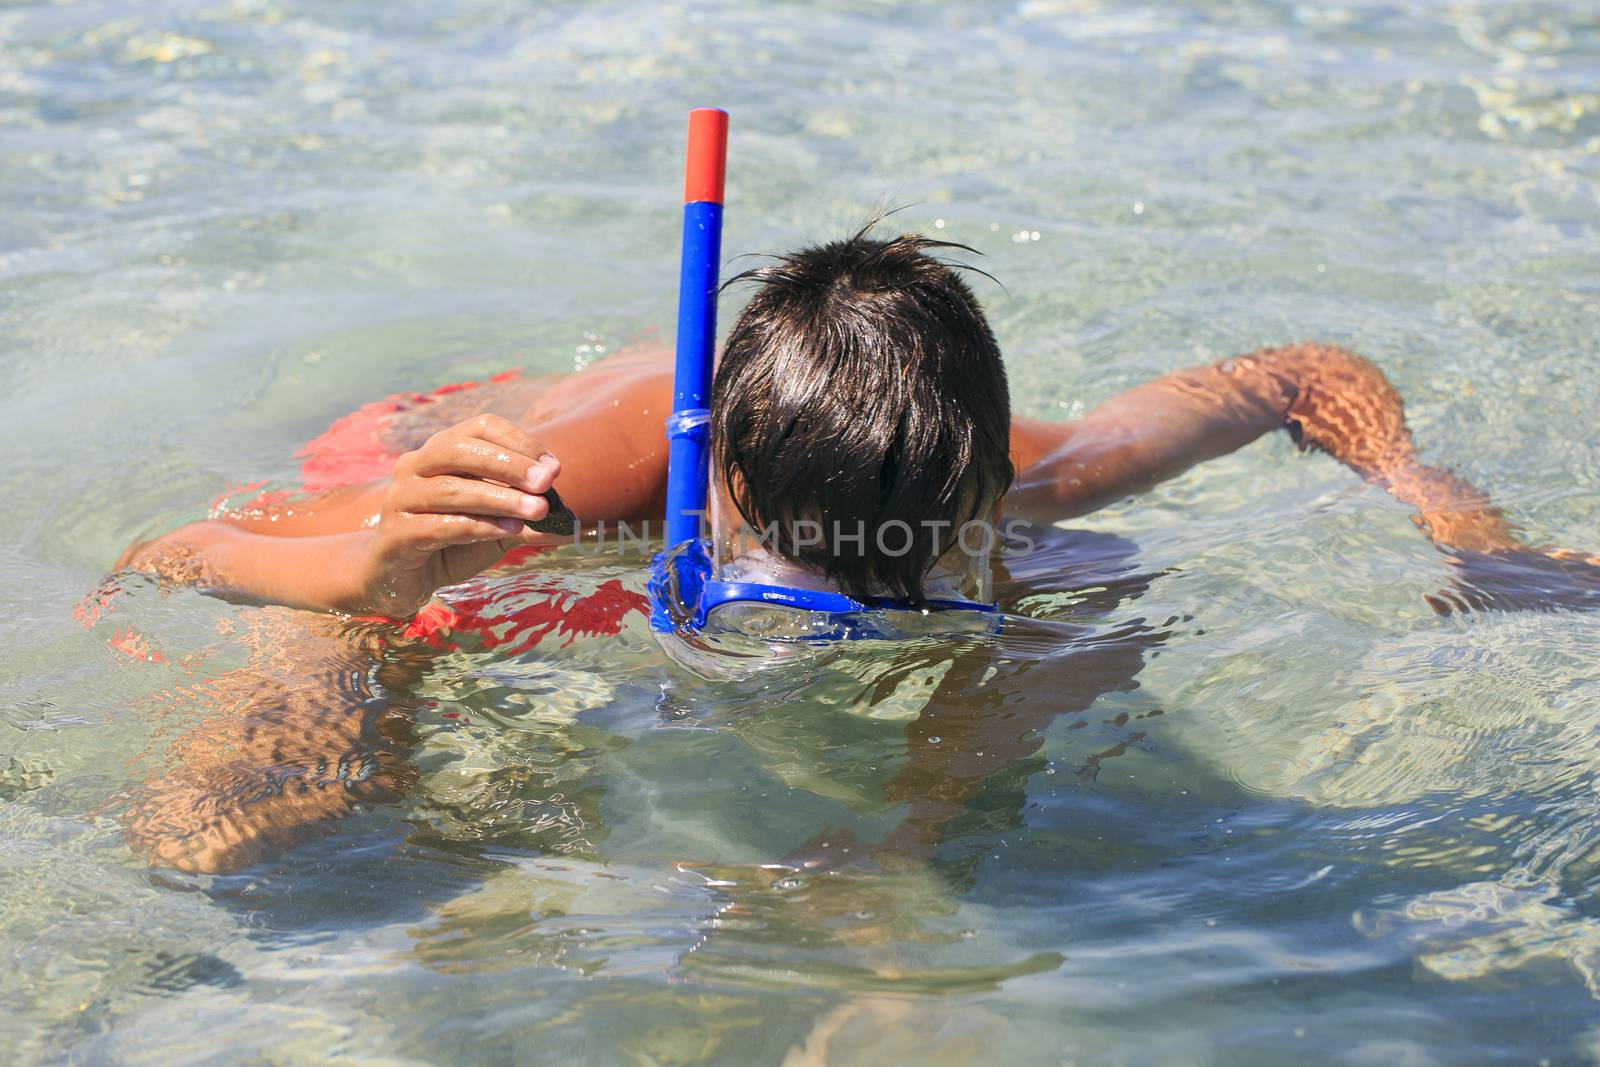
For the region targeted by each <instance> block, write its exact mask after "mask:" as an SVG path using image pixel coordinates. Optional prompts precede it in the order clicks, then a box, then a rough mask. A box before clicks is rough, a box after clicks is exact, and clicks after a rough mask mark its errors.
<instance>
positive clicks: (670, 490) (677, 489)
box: [649, 107, 1000, 640]
mask: <svg viewBox="0 0 1600 1067" xmlns="http://www.w3.org/2000/svg"><path fill="white" fill-rule="evenodd" d="M727 159H728V113H727V112H726V111H723V110H722V109H721V108H714V107H702V108H696V109H694V110H693V111H691V112H689V152H688V163H687V165H686V167H685V168H684V188H683V259H682V265H681V267H680V269H679V274H678V343H677V353H676V361H675V363H674V366H673V379H672V414H671V415H670V416H669V417H668V418H667V440H668V442H669V451H668V455H667V517H666V518H667V522H666V547H665V550H664V551H662V552H661V553H660V554H658V555H657V556H656V557H655V560H654V562H653V565H652V567H651V573H650V585H649V595H650V628H651V629H652V630H655V631H656V632H657V633H671V632H674V631H675V630H678V629H679V628H687V629H689V630H700V629H702V628H704V627H705V625H706V621H707V619H708V617H709V616H710V614H711V612H712V611H713V610H714V609H716V608H718V607H721V606H723V605H727V604H755V605H763V606H766V607H771V608H787V609H794V610H797V611H804V612H812V613H815V616H814V621H813V624H812V625H810V626H808V627H807V628H806V630H805V633H804V636H802V637H799V638H798V639H800V640H840V639H845V640H848V639H854V638H863V637H892V636H896V635H895V632H894V629H893V627H889V626H885V625H880V624H879V623H878V622H877V621H875V618H874V616H875V613H880V612H884V611H922V612H926V611H928V610H943V609H952V610H957V611H967V612H977V613H979V614H981V615H983V616H985V617H986V618H987V620H988V622H987V623H986V624H985V627H986V629H988V630H989V632H994V631H996V630H998V629H999V624H1000V614H999V611H998V609H997V608H996V607H995V605H993V604H985V603H980V602H977V601H970V600H930V601H929V602H928V603H927V604H926V605H925V606H923V607H921V608H916V607H913V606H911V605H909V604H907V603H906V602H904V601H900V600H894V599H891V598H886V597H873V598H868V599H865V600H857V599H855V598H854V597H849V596H846V595H845V594H843V593H838V592H830V591H827V590H817V589H799V588H794V587H791V586H783V585H767V584H763V583H758V582H743V581H719V580H717V579H716V577H715V576H714V575H713V573H712V567H711V556H710V553H709V552H708V549H707V541H706V536H705V519H706V502H707V497H708V495H709V488H710V463H709V453H710V447H711V410H710V406H711V366H712V360H713V357H714V355H715V347H716V339H717V266H718V263H719V262H720V260H721V257H722V198H723V186H724V180H725V177H726V174H727ZM877 618H879V619H881V618H882V616H881V615H878V616H877ZM791 639H793V638H791Z"/></svg>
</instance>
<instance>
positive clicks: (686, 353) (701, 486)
mask: <svg viewBox="0 0 1600 1067" xmlns="http://www.w3.org/2000/svg"><path fill="white" fill-rule="evenodd" d="M727 163H728V113H727V112H726V111H723V110H722V109H721V108H715V107H699V108H695V109H694V110H693V111H691V112H689V153H688V162H687V165H686V166H685V167H684V180H683V257H682V264H681V266H680V268H679V273H678V344H677V357H676V362H675V364H674V366H673V377H672V415H671V416H670V417H669V418H668V419H667V440H668V442H669V451H668V454H667V530H666V551H665V552H663V553H662V554H661V555H659V556H657V557H656V560H655V566H654V568H653V571H652V574H651V578H650V626H651V628H652V629H654V630H656V631H658V632H665V631H669V630H671V629H672V620H671V618H670V617H669V615H668V612H667V607H668V604H669V603H670V601H671V600H677V601H678V602H679V603H682V604H688V605H693V604H695V603H696V602H697V601H698V600H699V598H700V585H701V584H702V583H703V582H704V580H705V577H706V575H707V573H708V572H709V570H710V560H709V559H708V558H707V556H706V552H705V546H704V543H703V532H704V527H703V520H704V518H705V513H706V494H707V486H708V475H709V463H708V452H709V447H710V443H711V433H710V429H711V427H710V423H711V411H710V407H711V363H712V358H713V355H714V349H715V346H716V340H717V266H718V263H719V262H720V260H721V257H722V192H723V185H724V180H725V178H726V175H727ZM669 570H670V571H671V572H673V573H671V574H669V573H668V571H669ZM671 579H676V586H677V588H676V590H674V589H673V588H672V585H673V584H674V583H673V581H672V580H671Z"/></svg>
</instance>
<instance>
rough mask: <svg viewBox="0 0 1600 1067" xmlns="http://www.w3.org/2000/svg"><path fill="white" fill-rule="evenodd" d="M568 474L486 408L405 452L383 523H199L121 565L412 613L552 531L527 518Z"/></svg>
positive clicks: (250, 590)
mask: <svg viewBox="0 0 1600 1067" xmlns="http://www.w3.org/2000/svg"><path fill="white" fill-rule="evenodd" d="M560 472H561V464H560V462H559V461H558V460H556V458H555V457H554V456H552V455H550V454H549V453H548V452H547V451H546V450H545V449H544V447H543V446H542V445H541V444H540V443H539V442H538V441H537V440H535V439H534V438H533V437H532V436H530V435H529V434H527V433H526V432H524V431H523V430H521V429H519V428H518V427H517V426H515V425H514V424H513V423H511V422H510V421H508V420H506V419H503V418H500V417H498V416H494V415H481V416H478V417H476V418H472V419H468V420H467V421H465V422H463V423H460V424H458V425H456V426H454V427H452V428H450V429H448V430H443V431H441V432H439V433H437V434H435V435H434V436H433V437H431V438H429V440H428V441H427V443H426V444H424V445H423V446H422V447H421V448H419V449H417V450H416V451H414V452H408V453H406V454H405V455H404V456H402V457H401V458H400V460H399V462H398V463H397V464H396V466H395V473H394V477H393V479H392V480H391V481H390V482H389V483H388V485H387V486H386V487H383V488H382V492H381V498H378V499H377V501H376V502H377V508H376V509H375V510H376V512H377V522H376V523H375V524H370V525H368V524H367V523H364V522H359V521H358V520H357V519H356V516H357V515H358V514H360V515H365V516H367V517H368V518H369V519H370V515H371V513H372V510H370V509H351V508H346V509H344V511H345V512H346V513H348V516H349V517H348V518H347V519H346V521H347V522H349V523H350V528H348V529H344V530H342V531H340V532H328V533H319V534H317V535H314V536H299V537H279V536H269V535H265V534H261V533H256V532H252V531H250V530H249V529H247V528H243V527H241V526H239V525H236V524H233V523H230V522H227V521H210V522H200V523H194V524H192V525H189V526H184V527H181V528H179V529H177V530H174V531H173V532H172V533H169V534H166V535H164V536H162V537H159V538H156V539H155V540H153V541H149V542H146V543H144V544H142V545H138V546H135V547H133V548H130V549H129V550H128V552H126V553H125V554H124V556H123V558H122V559H121V560H120V561H118V566H119V567H121V568H129V569H134V570H141V571H147V572H151V573H154V574H156V575H157V576H158V577H161V578H163V579H164V580H169V581H173V582H177V583H180V584H189V585H196V586H198V587H200V588H202V589H204V590H205V591H207V592H210V593H213V594H216V595H221V596H226V597H232V598H239V599H246V600H256V601H266V602H271V603H278V604H287V605H290V606H293V607H302V608H312V609H319V610H331V611H342V612H351V613H376V614H382V615H386V616H389V617H391V618H404V617H406V616H409V615H410V614H412V613H413V612H415V611H416V610H417V609H418V608H420V607H421V606H422V605H423V604H425V603H426V602H427V600H428V598H429V597H430V596H431V595H432V594H433V592H434V590H436V589H438V588H440V587H441V586H445V585H449V584H452V583H454V582H460V581H464V580H465V579H467V578H470V577H471V576H472V575H474V574H477V573H478V572H479V571H482V570H485V569H486V568H488V567H490V566H492V565H493V564H494V563H495V562H496V561H498V560H499V559H500V558H501V557H502V556H504V555H505V553H506V552H508V551H510V550H511V549H513V548H515V547H517V546H519V545H525V544H536V543H539V542H541V541H548V540H550V535H544V534H538V533H535V532H533V531H531V530H529V529H528V528H527V527H526V525H525V520H538V519H541V518H543V517H545V516H546V515H548V514H549V504H548V502H547V501H546V499H545V496H544V494H545V493H547V492H549V490H550V487H551V485H552V484H553V483H554V481H555V479H556V477H557V475H559V474H560ZM374 496H375V497H377V493H374Z"/></svg>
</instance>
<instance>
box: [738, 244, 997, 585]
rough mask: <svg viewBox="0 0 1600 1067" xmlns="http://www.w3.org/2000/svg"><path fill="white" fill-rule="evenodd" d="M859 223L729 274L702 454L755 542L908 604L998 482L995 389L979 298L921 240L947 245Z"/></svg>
mask: <svg viewBox="0 0 1600 1067" xmlns="http://www.w3.org/2000/svg"><path fill="white" fill-rule="evenodd" d="M867 229H870V226H869V227H868V228H867ZM867 229H863V230H862V231H860V232H858V233H857V234H855V236H853V237H851V238H849V239H847V240H843V241H835V242H833V243H831V244H826V245H822V246H820V247H812V248H806V249H803V250H801V251H799V252H795V253H793V254H790V255H786V256H781V257H778V259H777V260H776V262H774V263H772V264H770V265H768V266H764V267H760V268H758V269H756V270H752V271H749V272H747V273H745V274H742V275H740V276H739V277H738V278H735V279H733V281H734V282H738V281H754V282H757V283H759V286H760V287H759V288H758V289H757V291H756V293H755V295H754V297H753V298H752V299H751V301H750V303H749V304H748V305H747V306H746V307H745V309H744V311H743V313H742V314H740V316H739V319H738V321H737V322H736V323H735V324H734V327H733V331H732V332H731V333H730V334H729V336H728V341H727V344H726V346H725V347H724V349H723V353H722V360H721V362H720V363H719V365H718V367H717V374H716V383H715V385H714V387H713V390H712V402H711V413H712V422H711V427H712V448H713V453H712V454H713V464H714V467H715V471H716V473H717V474H719V475H720V476H721V478H722V480H723V484H724V485H725V486H726V487H727V490H728V494H729V496H730V497H731V498H732V500H733V503H734V505H735V506H736V507H737V508H738V510H739V513H740V514H741V516H742V517H743V518H744V520H745V522H746V523H748V524H749V525H750V527H751V528H752V529H753V530H755V531H757V532H758V533H760V534H762V535H763V536H764V537H767V536H770V538H771V539H770V540H768V541H767V543H768V545H769V547H772V548H774V549H775V550H776V551H778V552H779V553H781V554H782V555H784V556H787V557H788V558H790V559H793V560H795V561H796V562H799V563H802V564H805V565H807V566H809V567H811V568H813V569H815V570H818V571H820V572H822V574H823V575H825V576H826V577H827V578H828V579H830V580H831V581H833V582H835V583H836V584H837V585H838V586H839V587H840V588H842V589H843V590H844V591H845V592H846V593H849V594H851V595H852V596H856V597H862V596H896V597H905V598H908V599H910V600H912V601H913V602H920V601H921V600H922V599H923V579H924V578H925V577H926V576H927V573H928V570H929V568H930V567H932V566H933V564H934V562H935V561H936V560H937V559H938V558H939V557H940V556H941V555H943V554H944V553H945V552H946V551H948V550H949V549H950V548H951V547H952V546H953V545H955V544H956V543H957V535H958V532H959V530H960V528H961V526H962V524H964V523H966V522H969V521H972V520H987V519H988V518H989V516H990V514H991V511H992V509H993V507H994V504H995V502H996V501H997V500H999V498H1000V496H1001V495H1002V494H1004V493H1005V491H1006V490H1007V489H1008V488H1009V487H1010V485H1011V480H1012V474H1013V472H1012V467H1011V456H1010V437H1011V403H1010V396H1009V393H1008V391H1007V388H1006V375H1005V368H1004V367H1003V366H1002V365H1001V362H1000V350H999V348H998V346H997V345H996V344H995V340H994V335H993V334H992V333H991V332H990V330H989V324H988V323H987V322H986V321H985V320H984V317H983V311H982V309H981V308H980V307H979V306H978V302H977V300H976V299H975V298H974V297H973V295H972V292H971V291H970V290H969V289H968V288H967V286H966V284H965V283H963V282H962V280H961V279H960V278H959V277H958V276H957V275H956V272H955V270H954V269H952V267H951V266H950V265H948V264H946V263H944V262H941V261H940V260H938V259H934V258H933V257H932V256H930V255H929V252H930V251H931V250H936V249H941V248H959V247H962V246H958V245H951V244H948V243H946V242H941V241H933V240H929V239H927V238H924V237H916V236H902V237H898V238H895V239H894V240H891V241H881V240H875V239H873V238H871V237H869V236H867ZM730 284H731V283H730ZM941 523H943V524H944V525H942V526H941V525H939V524H941ZM858 534H860V536H859V537H858V536H857V535H858ZM908 534H909V535H910V536H908ZM836 535H842V536H837V537H836ZM907 542H909V544H908V543H907Z"/></svg>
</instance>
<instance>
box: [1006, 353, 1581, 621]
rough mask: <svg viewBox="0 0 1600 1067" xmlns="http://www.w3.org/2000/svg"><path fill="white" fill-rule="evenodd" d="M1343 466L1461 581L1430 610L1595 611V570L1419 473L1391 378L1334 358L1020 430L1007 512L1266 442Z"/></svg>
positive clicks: (1483, 499) (1122, 400)
mask: <svg viewBox="0 0 1600 1067" xmlns="http://www.w3.org/2000/svg"><path fill="white" fill-rule="evenodd" d="M1274 429H1286V430H1288V431H1289V432H1290V434H1292V435H1293V436H1294V438H1295V441H1296V442H1297V443H1299V444H1300V446H1301V447H1302V448H1316V449H1318V450H1320V451H1323V452H1326V453H1328V454H1329V455H1331V456H1333V457H1334V458H1335V459H1337V460H1339V461H1340V462H1341V463H1343V464H1344V465H1345V466H1347V467H1349V468H1350V469H1351V470H1353V471H1355V472H1356V473H1357V474H1359V475H1361V477H1362V478H1364V479H1366V480H1367V481H1368V482H1370V483H1372V484H1374V485H1377V486H1379V487H1381V488H1382V489H1384V490H1385V491H1386V492H1388V493H1389V494H1390V495H1391V496H1393V497H1394V498H1395V499H1396V500H1399V501H1402V502H1403V503H1406V504H1409V505H1411V506H1412V507H1414V508H1416V509H1417V514H1416V515H1415V516H1414V517H1413V518H1414V521H1415V522H1416V524H1417V527H1418V528H1419V529H1420V530H1421V531H1422V532H1423V533H1424V534H1425V535H1426V536H1427V537H1428V538H1429V539H1430V540H1431V541H1433V543H1434V544H1435V545H1437V546H1438V547H1439V548H1440V549H1441V550H1443V551H1444V552H1445V553H1446V554H1447V556H1448V558H1449V560H1450V562H1451V563H1452V564H1453V565H1454V566H1455V568H1456V575H1455V580H1454V585H1455V587H1454V589H1453V590H1451V591H1450V592H1447V593H1444V594H1441V596H1440V597H1433V598H1430V599H1429V603H1430V604H1432V606H1433V607H1434V608H1435V610H1438V611H1441V612H1448V611H1450V610H1452V609H1458V610H1459V609H1467V608H1475V607H1489V606H1495V607H1503V608H1548V607H1553V606H1557V605H1561V606H1569V607H1592V606H1595V605H1596V604H1597V603H1600V561H1597V560H1596V559H1594V558H1591V557H1580V556H1576V555H1574V554H1572V553H1568V552H1565V551H1562V550H1558V549H1556V550H1547V549H1536V548H1533V547H1531V546H1529V545H1527V544H1525V543H1523V542H1522V541H1520V540H1519V539H1518V538H1517V537H1516V536H1515V535H1514V533H1513V527H1512V526H1511V524H1510V523H1508V522H1507V521H1506V519H1505V517H1504V516H1503V515H1502V514H1501V512H1500V509H1499V508H1497V507H1495V506H1494V504H1493V502H1492V501H1490V499H1489V497H1488V495H1487V494H1486V493H1484V492H1483V491H1482V490H1481V489H1478V488H1477V487H1476V486H1474V485H1472V484H1471V483H1470V482H1467V481H1466V480H1464V479H1462V478H1459V477H1457V476H1456V475H1454V474H1452V473H1451V472H1450V471H1449V470H1446V469H1445V468H1443V467H1431V466H1428V465H1427V464H1425V463H1423V462H1422V461H1421V459H1420V457H1419V456H1418V454H1417V449H1416V446H1415V445H1414V444H1413V443H1412V441H1411V431H1410V430H1409V429H1408V428H1407V427H1406V423H1405V408H1404V405H1403V404H1402V402H1401V399H1400V394H1399V393H1397V392H1396V391H1395V389H1394V387H1393V386H1392V385H1390V384H1389V381H1388V379H1386V378H1385V377H1384V376H1383V372H1381V371H1380V370H1378V368H1377V367H1375V366H1373V365H1372V364H1371V363H1369V362H1368V361H1367V360H1365V359H1363V358H1362V357H1361V356H1358V355H1356V354H1355V353H1353V352H1348V351H1346V350H1344V349H1342V348H1338V347H1336V346H1332V345H1321V344H1298V345H1290V346H1287V347H1284V348H1268V349H1262V350H1260V351H1258V352H1253V353H1251V354H1249V355H1246V356H1240V357H1238V358H1236V359H1228V360H1223V361H1221V362H1219V363H1215V364H1212V365H1211V366H1208V367H1197V368H1195V369H1193V370H1185V371H1179V372H1177V373H1175V374H1169V375H1166V376H1165V377H1162V378H1158V379H1156V380H1155V381H1152V382H1147V383H1145V384H1144V385H1140V386H1137V387H1135V388H1133V389H1130V390H1128V391H1127V392H1125V393H1121V394H1119V395H1117V396H1115V397H1112V398H1111V399H1110V400H1108V401H1106V402H1105V403H1104V404H1101V405H1100V406H1099V407H1097V408H1095V409H1094V410H1093V411H1091V412H1090V413H1089V414H1088V415H1087V416H1085V417H1084V418H1083V419H1081V420H1079V421H1078V422H1076V423H1071V424H1067V425H1064V426H1062V425H1051V424H1048V423H1039V422H1029V421H1025V420H1019V422H1018V423H1017V424H1016V426H1015V427H1014V429H1013V434H1012V442H1013V453H1014V457H1015V459H1016V462H1017V467H1018V470H1019V474H1018V477H1017V485H1016V488H1015V489H1014V490H1013V496H1012V498H1011V499H1010V500H1008V509H1010V510H1015V511H1017V512H1019V513H1021V514H1024V515H1029V516H1032V517H1037V518H1041V519H1045V520H1047V521H1048V520H1052V519H1059V518H1069V517H1071V516H1074V515H1081V514H1084V513H1086V512H1089V511H1093V510H1094V509H1095V508H1098V507H1102V506H1104V505H1106V504H1108V503H1111V502H1112V501H1114V500H1116V499H1119V498H1121V497H1124V496H1127V495H1129V494H1130V493H1137V492H1141V491H1143V490H1145V489H1147V488H1149V487H1150V486H1152V485H1154V484H1156V483H1157V482H1159V481H1161V480H1162V479H1164V478H1170V477H1172V476H1173V475H1175V474H1178V473H1180V472H1182V471H1184V470H1187V469H1188V468H1189V467H1192V466H1194V465H1195V464H1197V463H1200V462H1202V461H1204V460H1207V459H1211V458H1214V457H1216V456H1220V455H1222V454H1224V453H1226V452H1231V451H1233V450H1234V449H1236V448H1239V447H1240V446H1242V445H1244V444H1247V443H1248V442H1250V441H1253V440H1254V439H1255V438H1257V437H1259V436H1261V435H1262V434H1264V433H1266V432H1267V431H1269V430H1274Z"/></svg>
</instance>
